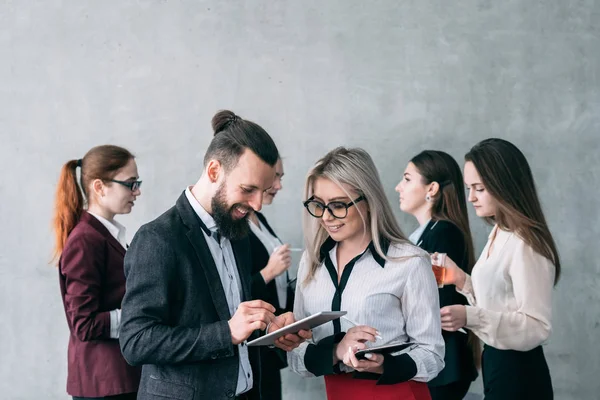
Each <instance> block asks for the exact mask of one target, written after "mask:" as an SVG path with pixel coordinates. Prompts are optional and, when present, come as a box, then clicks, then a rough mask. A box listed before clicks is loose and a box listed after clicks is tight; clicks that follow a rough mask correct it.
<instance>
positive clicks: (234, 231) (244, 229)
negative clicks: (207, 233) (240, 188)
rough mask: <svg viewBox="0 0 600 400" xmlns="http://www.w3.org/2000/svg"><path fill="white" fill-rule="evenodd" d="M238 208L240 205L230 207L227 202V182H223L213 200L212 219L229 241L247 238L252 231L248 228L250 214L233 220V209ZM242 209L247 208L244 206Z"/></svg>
mask: <svg viewBox="0 0 600 400" xmlns="http://www.w3.org/2000/svg"><path fill="white" fill-rule="evenodd" d="M237 206H238V204H234V205H232V206H231V207H229V206H228V204H227V201H226V200H225V182H223V183H222V184H221V186H219V189H217V193H215V195H214V197H213V198H212V200H211V207H212V217H213V219H214V220H215V223H216V224H217V229H218V230H219V233H220V234H221V236H223V237H226V238H228V239H229V240H237V239H242V238H244V237H246V236H247V235H248V231H249V229H250V227H249V226H248V215H249V213H248V214H246V216H244V217H243V218H240V219H235V218H233V215H232V213H233V209H234V208H235V207H237ZM242 208H247V207H244V206H242Z"/></svg>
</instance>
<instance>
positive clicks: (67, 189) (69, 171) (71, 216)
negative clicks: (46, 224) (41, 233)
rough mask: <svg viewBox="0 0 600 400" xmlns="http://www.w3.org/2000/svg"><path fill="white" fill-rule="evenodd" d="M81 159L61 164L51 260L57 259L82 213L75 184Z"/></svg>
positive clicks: (79, 196)
mask: <svg viewBox="0 0 600 400" xmlns="http://www.w3.org/2000/svg"><path fill="white" fill-rule="evenodd" d="M78 165H79V166H80V165H81V160H71V161H69V162H67V163H66V164H65V165H63V167H62V169H61V171H60V177H59V179H58V186H57V188H56V196H55V200H54V219H53V228H54V236H55V245H54V256H53V258H52V260H53V261H57V260H58V259H59V258H60V255H61V254H62V251H63V249H64V247H65V243H66V242H67V237H68V236H69V234H70V233H71V231H72V230H73V228H75V225H77V222H79V218H81V214H82V213H83V204H84V202H83V194H82V193H81V189H79V185H78V184H77V173H76V170H77V166H78Z"/></svg>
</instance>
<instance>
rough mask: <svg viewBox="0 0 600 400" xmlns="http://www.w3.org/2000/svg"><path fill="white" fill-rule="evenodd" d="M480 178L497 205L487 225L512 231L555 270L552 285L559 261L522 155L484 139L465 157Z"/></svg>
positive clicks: (513, 148) (507, 145)
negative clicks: (551, 264)
mask: <svg viewBox="0 0 600 400" xmlns="http://www.w3.org/2000/svg"><path fill="white" fill-rule="evenodd" d="M465 161H470V162H472V163H473V165H474V166H475V169H477V172H478V173H479V176H480V177H481V181H482V182H481V183H482V184H483V186H484V187H485V189H486V190H487V191H488V192H489V193H490V194H491V195H492V196H493V197H494V199H495V200H496V201H497V202H498V210H497V211H496V214H495V215H494V216H493V217H490V218H486V220H487V222H488V223H495V224H498V227H499V228H501V229H503V230H506V231H510V232H514V233H515V234H517V235H518V236H519V237H520V238H521V239H523V241H525V243H527V244H528V245H529V246H531V247H532V248H533V250H535V251H536V252H537V253H539V254H541V255H542V256H544V257H546V258H547V259H548V260H550V261H551V262H552V263H554V267H555V268H556V274H555V278H554V284H555V285H556V283H557V282H558V279H559V277H560V258H559V256H558V250H557V248H556V244H555V243H554V239H553V238H552V234H551V233H550V229H548V224H547V223H546V218H545V217H544V213H543V211H542V206H541V204H540V201H539V198H538V195H537V191H536V188H535V181H534V179H533V174H532V173H531V168H530V167H529V164H528V163H527V159H526V158H525V156H524V155H523V153H522V152H521V151H520V150H519V149H518V148H517V147H516V146H515V145H514V144H512V143H510V142H508V141H506V140H503V139H486V140H483V141H481V142H479V143H477V144H476V145H475V146H473V148H472V149H471V150H470V151H469V152H468V153H467V154H466V155H465Z"/></svg>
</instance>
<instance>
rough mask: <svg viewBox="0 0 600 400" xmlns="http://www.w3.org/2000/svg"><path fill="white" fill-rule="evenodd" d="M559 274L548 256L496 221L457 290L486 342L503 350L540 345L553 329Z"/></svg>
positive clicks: (473, 327) (469, 320)
mask: <svg viewBox="0 0 600 400" xmlns="http://www.w3.org/2000/svg"><path fill="white" fill-rule="evenodd" d="M494 236H495V238H494ZM492 242H493V247H492V251H491V252H490V253H489V257H488V252H489V248H490V244H491V243H492ZM555 274H556V269H555V267H554V264H553V263H552V262H551V261H550V260H548V259H547V258H546V257H544V256H542V255H541V254H539V253H536V252H535V251H534V250H533V248H532V247H531V246H529V245H527V244H526V243H525V242H524V241H523V239H521V238H520V237H519V236H517V235H516V234H514V233H512V232H507V231H503V230H502V229H499V228H498V226H497V225H496V226H494V229H493V230H492V233H490V236H489V239H488V242H487V244H486V246H485V248H484V249H483V252H482V253H481V256H480V257H479V260H478V261H477V263H476V264H475V266H474V267H473V271H472V273H471V276H469V275H467V279H466V281H465V285H464V286H463V289H462V291H459V292H460V293H462V294H463V295H465V296H466V297H467V299H468V300H469V304H471V305H470V306H466V309H467V325H466V327H467V328H469V329H470V330H472V331H473V332H474V333H475V334H476V335H477V336H478V337H479V338H480V339H481V340H482V341H483V342H484V343H485V344H487V345H489V346H492V347H495V348H497V349H500V350H508V349H510V350H518V351H528V350H531V349H534V348H536V347H537V346H539V345H540V344H542V343H544V342H545V341H546V340H547V339H548V337H549V336H550V332H551V331H552V324H551V317H552V289H553V287H554V276H555ZM457 290H458V289H457Z"/></svg>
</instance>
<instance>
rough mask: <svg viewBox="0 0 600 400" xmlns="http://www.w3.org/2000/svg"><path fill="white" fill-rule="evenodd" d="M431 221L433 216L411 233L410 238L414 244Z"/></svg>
mask: <svg viewBox="0 0 600 400" xmlns="http://www.w3.org/2000/svg"><path fill="white" fill-rule="evenodd" d="M429 222H431V218H430V219H428V220H427V222H425V223H424V224H422V225H419V227H418V228H417V229H415V231H414V232H413V233H411V234H410V236H409V237H408V240H410V241H411V242H412V244H417V242H418V241H419V239H420V238H421V236H422V235H423V232H425V229H427V225H429Z"/></svg>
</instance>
